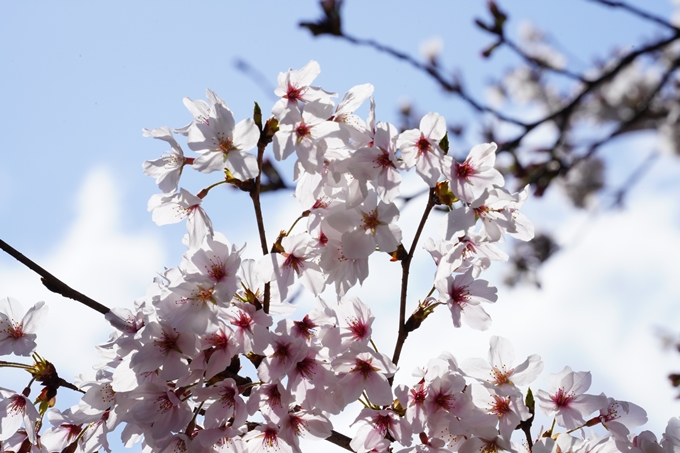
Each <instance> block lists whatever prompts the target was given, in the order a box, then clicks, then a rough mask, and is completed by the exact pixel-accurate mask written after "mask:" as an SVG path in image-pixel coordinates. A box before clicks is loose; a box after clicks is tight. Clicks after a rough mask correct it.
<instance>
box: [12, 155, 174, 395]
mask: <svg viewBox="0 0 680 453" xmlns="http://www.w3.org/2000/svg"><path fill="white" fill-rule="evenodd" d="M117 187H119V184H117V183H116V181H114V178H113V176H112V174H111V173H110V171H109V170H107V169H106V168H96V169H93V170H92V171H90V172H89V174H88V175H87V177H86V178H85V181H84V182H83V185H82V187H81V189H80V192H79V194H78V197H77V206H76V212H77V214H76V217H75V218H74V220H73V223H72V225H71V226H70V227H69V229H68V232H67V233H66V235H65V237H63V238H62V239H61V240H60V241H59V243H57V244H54V247H53V248H52V249H51V250H47V251H46V252H45V253H44V254H43V255H40V256H31V257H30V258H31V259H33V260H34V261H36V262H37V263H38V264H40V265H41V266H42V267H43V268H45V269H46V270H47V271H49V272H51V273H52V274H53V275H55V276H56V277H57V278H59V279H61V280H62V281H63V282H65V283H66V284H68V285H69V286H71V287H72V288H74V289H76V290H78V291H80V292H82V293H83V294H86V295H88V296H89V297H91V298H92V299H94V300H97V301H98V302H101V303H103V304H104V305H106V306H109V307H113V306H128V307H131V306H132V302H133V300H134V299H136V298H138V297H140V296H143V295H144V294H145V290H146V285H147V283H149V282H151V280H152V278H153V277H154V275H155V272H157V271H158V270H160V269H162V267H161V263H162V262H163V260H164V254H163V250H162V248H161V244H160V241H159V240H158V239H156V238H154V237H153V236H152V235H151V234H149V233H147V232H130V231H123V230H122V228H121V224H120V223H121V222H120V219H121V218H122V216H123V214H124V212H125V211H124V207H123V206H122V205H121V200H120V198H119V195H118V189H117ZM7 263H8V264H7V265H4V266H3V267H0V291H1V294H0V297H5V296H12V297H14V298H16V299H18V300H19V301H20V302H21V303H22V304H23V305H24V308H25V309H28V307H29V306H30V305H32V304H34V303H35V302H37V301H39V300H44V301H46V302H47V305H48V306H49V315H48V319H47V321H46V322H45V326H44V327H43V328H42V329H41V330H40V331H39V332H38V349H37V351H38V353H40V354H41V355H42V356H43V357H44V358H46V359H47V360H49V361H51V362H53V363H54V365H55V366H56V367H57V371H58V372H59V374H60V376H62V377H63V378H65V379H67V380H71V379H72V377H73V376H75V375H76V374H79V373H90V372H91V370H92V365H93V364H95V363H97V362H98V361H99V360H98V358H97V356H96V351H95V349H94V345H95V344H97V343H98V342H101V341H102V340H105V339H106V338H107V337H108V334H109V332H110V331H111V330H112V328H111V327H110V325H109V324H108V323H107V322H106V321H105V320H104V317H103V316H102V315H101V314H99V313H97V312H95V311H93V310H91V309H90V308H87V307H85V306H84V305H82V304H80V303H79V302H76V301H73V300H71V299H66V298H63V297H61V296H60V295H57V294H55V293H52V292H50V291H48V290H47V289H46V288H44V287H43V286H42V285H41V283H40V278H39V277H38V276H37V274H35V273H33V272H32V271H30V270H28V269H27V268H25V267H24V266H23V265H21V264H20V263H19V262H14V261H7ZM6 372H7V371H6V370H2V371H0V373H2V374H0V375H3V376H7V378H3V379H1V380H3V381H5V379H12V380H14V379H15V378H16V377H17V376H16V374H17V372H14V373H12V376H9V375H5V374H4V373H6ZM5 382H7V381H5ZM18 382H24V383H25V382H27V380H24V376H20V377H19V379H18Z"/></svg>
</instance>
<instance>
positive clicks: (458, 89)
mask: <svg viewBox="0 0 680 453" xmlns="http://www.w3.org/2000/svg"><path fill="white" fill-rule="evenodd" d="M335 36H338V37H339V38H341V39H345V40H346V41H349V42H350V43H352V44H357V45H361V46H368V47H372V48H374V49H376V50H378V51H380V52H384V53H387V54H389V55H391V56H393V57H395V58H397V59H398V60H402V61H405V62H406V63H409V64H410V65H411V66H413V67H415V68H416V69H419V70H421V71H424V72H426V73H427V74H429V75H430V76H431V77H432V78H433V79H435V80H436V81H437V83H439V85H440V86H441V87H442V88H443V89H444V90H445V91H447V92H449V93H453V94H455V95H457V96H458V97H460V98H461V99H463V100H464V101H465V102H467V103H468V104H469V105H470V106H471V107H472V108H474V109H475V110H477V111H478V112H482V113H490V114H492V115H494V116H495V117H497V118H498V119H500V120H502V121H505V122H506V123H512V124H516V125H518V126H523V127H526V123H524V122H523V121H520V120H518V119H516V118H512V117H509V116H506V115H504V114H503V113H501V112H499V111H498V110H496V109H493V108H491V107H489V106H487V105H484V104H482V103H481V102H479V101H477V100H475V99H474V98H473V97H472V96H471V95H470V94H469V93H468V92H467V91H466V90H465V89H464V88H463V87H462V86H461V84H460V83H459V82H458V81H455V80H447V79H446V78H445V77H444V75H443V74H442V73H441V72H440V71H439V70H438V69H437V68H436V67H434V66H432V65H429V64H425V63H422V62H420V61H418V60H416V59H415V58H413V57H412V56H410V55H408V54H406V53H404V52H401V51H399V50H396V49H394V48H392V47H389V46H386V45H384V44H381V43H379V42H377V41H375V40H373V39H362V38H355V37H353V36H350V35H347V34H344V33H343V34H341V35H335Z"/></svg>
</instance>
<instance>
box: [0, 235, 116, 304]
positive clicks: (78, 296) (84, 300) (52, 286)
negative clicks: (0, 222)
mask: <svg viewBox="0 0 680 453" xmlns="http://www.w3.org/2000/svg"><path fill="white" fill-rule="evenodd" d="M0 249H2V250H4V251H5V252H6V253H7V254H8V255H10V256H12V257H14V258H15V259H16V260H17V261H19V262H20V263H21V264H23V265H24V266H26V267H27V268H29V269H30V270H32V271H33V272H35V273H36V274H38V275H40V277H41V279H40V280H41V281H42V284H43V285H45V288H47V289H49V290H50V291H52V292H53V293H57V294H60V295H61V296H63V297H67V298H69V299H73V300H75V301H78V302H80V303H81V304H83V305H86V306H88V307H90V308H91V309H93V310H95V311H98V312H99V313H101V314H103V315H105V314H107V313H108V312H109V311H110V310H109V309H108V307H106V306H104V305H102V304H100V303H99V302H97V301H96V300H94V299H90V298H89V297H87V296H86V295H84V294H83V293H80V292H78V291H76V290H75V289H73V288H71V287H70V286H68V285H67V284H66V283H64V282H62V281H61V280H59V279H58V278H57V277H55V276H54V275H52V274H50V273H49V272H47V271H46V270H45V269H43V268H42V267H40V266H39V265H38V264H36V263H35V261H33V260H31V259H29V258H28V257H26V256H25V255H24V254H22V253H21V252H19V251H18V250H16V249H15V248H14V247H12V246H10V245H9V244H8V243H6V242H5V241H3V240H1V239H0Z"/></svg>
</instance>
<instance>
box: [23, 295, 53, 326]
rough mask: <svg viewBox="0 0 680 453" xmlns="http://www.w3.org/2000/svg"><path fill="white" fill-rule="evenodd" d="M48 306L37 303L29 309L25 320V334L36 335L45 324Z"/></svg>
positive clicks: (43, 303) (41, 302)
mask: <svg viewBox="0 0 680 453" xmlns="http://www.w3.org/2000/svg"><path fill="white" fill-rule="evenodd" d="M47 311H48V310H47V305H45V302H43V301H40V302H36V304H35V305H33V306H32V307H31V308H29V309H28V311H27V312H26V315H25V316H24V320H23V323H22V324H23V329H22V330H23V332H24V333H26V334H29V333H36V332H37V331H38V329H40V327H42V325H43V324H44V323H45V319H47Z"/></svg>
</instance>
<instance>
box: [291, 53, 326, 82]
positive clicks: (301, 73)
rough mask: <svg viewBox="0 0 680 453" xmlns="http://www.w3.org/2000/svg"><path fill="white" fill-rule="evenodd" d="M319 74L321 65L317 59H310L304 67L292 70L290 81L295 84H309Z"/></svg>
mask: <svg viewBox="0 0 680 453" xmlns="http://www.w3.org/2000/svg"><path fill="white" fill-rule="evenodd" d="M319 74H321V66H319V63H317V62H316V61H314V60H310V61H309V63H307V64H306V65H304V66H303V67H302V69H299V70H297V71H291V75H290V81H291V84H293V85H294V86H298V87H303V86H308V85H309V84H310V83H312V82H313V81H314V79H316V77H317V76H318V75H319Z"/></svg>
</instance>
